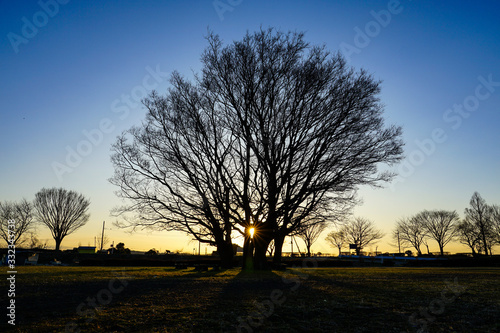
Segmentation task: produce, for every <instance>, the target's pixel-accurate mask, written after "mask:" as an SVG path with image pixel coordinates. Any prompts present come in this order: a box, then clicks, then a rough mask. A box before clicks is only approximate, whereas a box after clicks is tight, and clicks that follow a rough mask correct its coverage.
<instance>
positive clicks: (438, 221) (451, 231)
mask: <svg viewBox="0 0 500 333" xmlns="http://www.w3.org/2000/svg"><path fill="white" fill-rule="evenodd" d="M414 219H416V220H417V221H418V224H422V226H423V227H424V228H425V230H426V231H427V234H428V235H429V236H430V237H432V238H433V239H434V240H435V241H436V242H437V243H438V246H439V252H440V253H441V255H444V247H445V245H446V244H448V243H449V242H451V241H452V240H453V239H454V238H455V236H456V227H455V226H456V224H457V223H458V222H459V221H460V218H459V217H458V214H457V212H455V211H453V212H449V211H445V210H436V211H427V210H425V211H423V212H421V213H418V214H417V215H415V217H414Z"/></svg>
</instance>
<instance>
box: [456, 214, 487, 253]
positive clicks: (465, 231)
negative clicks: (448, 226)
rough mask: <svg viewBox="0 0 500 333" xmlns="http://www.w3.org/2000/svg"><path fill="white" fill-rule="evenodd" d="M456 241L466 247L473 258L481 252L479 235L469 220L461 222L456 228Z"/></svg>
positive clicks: (474, 225)
mask: <svg viewBox="0 0 500 333" xmlns="http://www.w3.org/2000/svg"><path fill="white" fill-rule="evenodd" d="M456 234H457V238H458V241H459V242H460V243H462V244H464V245H467V246H468V247H469V248H470V249H471V251H472V255H473V256H477V255H478V254H480V253H481V251H482V246H481V233H480V231H479V228H478V227H477V225H476V224H474V223H472V222H471V221H469V220H462V221H460V222H459V223H458V224H457V226H456Z"/></svg>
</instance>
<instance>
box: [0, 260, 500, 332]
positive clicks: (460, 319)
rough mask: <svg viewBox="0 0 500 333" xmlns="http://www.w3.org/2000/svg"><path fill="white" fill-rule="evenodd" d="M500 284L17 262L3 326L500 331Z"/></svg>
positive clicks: (457, 274)
mask: <svg viewBox="0 0 500 333" xmlns="http://www.w3.org/2000/svg"><path fill="white" fill-rule="evenodd" d="M304 266H305V267H312V266H314V262H305V263H304ZM4 281H5V280H4ZM499 281H500V268H402V267H399V268H389V267H360V268H314V267H312V268H293V269H287V270H286V271H273V272H259V273H243V272H241V271H240V270H239V269H230V270H220V271H212V270H209V271H208V272H196V271H194V270H193V269H188V270H175V269H174V268H166V267H154V268H148V267H146V268H145V267H132V268H130V267H127V268H120V267H50V266H36V267H18V273H17V275H16V297H15V299H16V326H15V328H14V327H12V326H10V325H7V324H6V321H5V320H3V321H2V323H1V326H0V331H6V330H10V331H17V332H289V333H290V332H417V331H420V332H425V331H428V332H499V331H500V323H499V321H498V318H500V286H499ZM2 286H3V287H2V288H3V289H5V290H7V289H8V288H7V285H6V284H5V282H2ZM3 302H5V301H3ZM4 304H5V303H4ZM2 307H3V306H2ZM3 308H4V309H5V307H3Z"/></svg>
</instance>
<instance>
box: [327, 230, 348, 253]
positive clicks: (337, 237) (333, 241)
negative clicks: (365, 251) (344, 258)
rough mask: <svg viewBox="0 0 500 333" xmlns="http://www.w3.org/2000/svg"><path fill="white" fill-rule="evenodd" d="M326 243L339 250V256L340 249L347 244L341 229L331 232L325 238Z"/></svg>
mask: <svg viewBox="0 0 500 333" xmlns="http://www.w3.org/2000/svg"><path fill="white" fill-rule="evenodd" d="M325 239H326V241H327V242H328V243H329V244H330V245H331V246H333V247H336V248H337V249H338V250H339V256H340V255H341V254H342V248H343V247H344V245H345V244H346V242H347V239H346V235H345V233H344V231H343V230H342V229H340V230H338V231H331V232H330V233H328V236H326V238H325Z"/></svg>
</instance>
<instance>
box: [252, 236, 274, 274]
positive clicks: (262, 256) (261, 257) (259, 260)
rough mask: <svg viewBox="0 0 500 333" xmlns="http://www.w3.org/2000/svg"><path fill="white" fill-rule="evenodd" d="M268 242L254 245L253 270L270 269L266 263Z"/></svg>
mask: <svg viewBox="0 0 500 333" xmlns="http://www.w3.org/2000/svg"><path fill="white" fill-rule="evenodd" d="M269 243H270V242H256V243H255V253H254V260H253V263H254V269H255V270H259V271H262V270H268V269H270V267H269V264H268V263H267V256H266V252H267V246H268V245H269Z"/></svg>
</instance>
